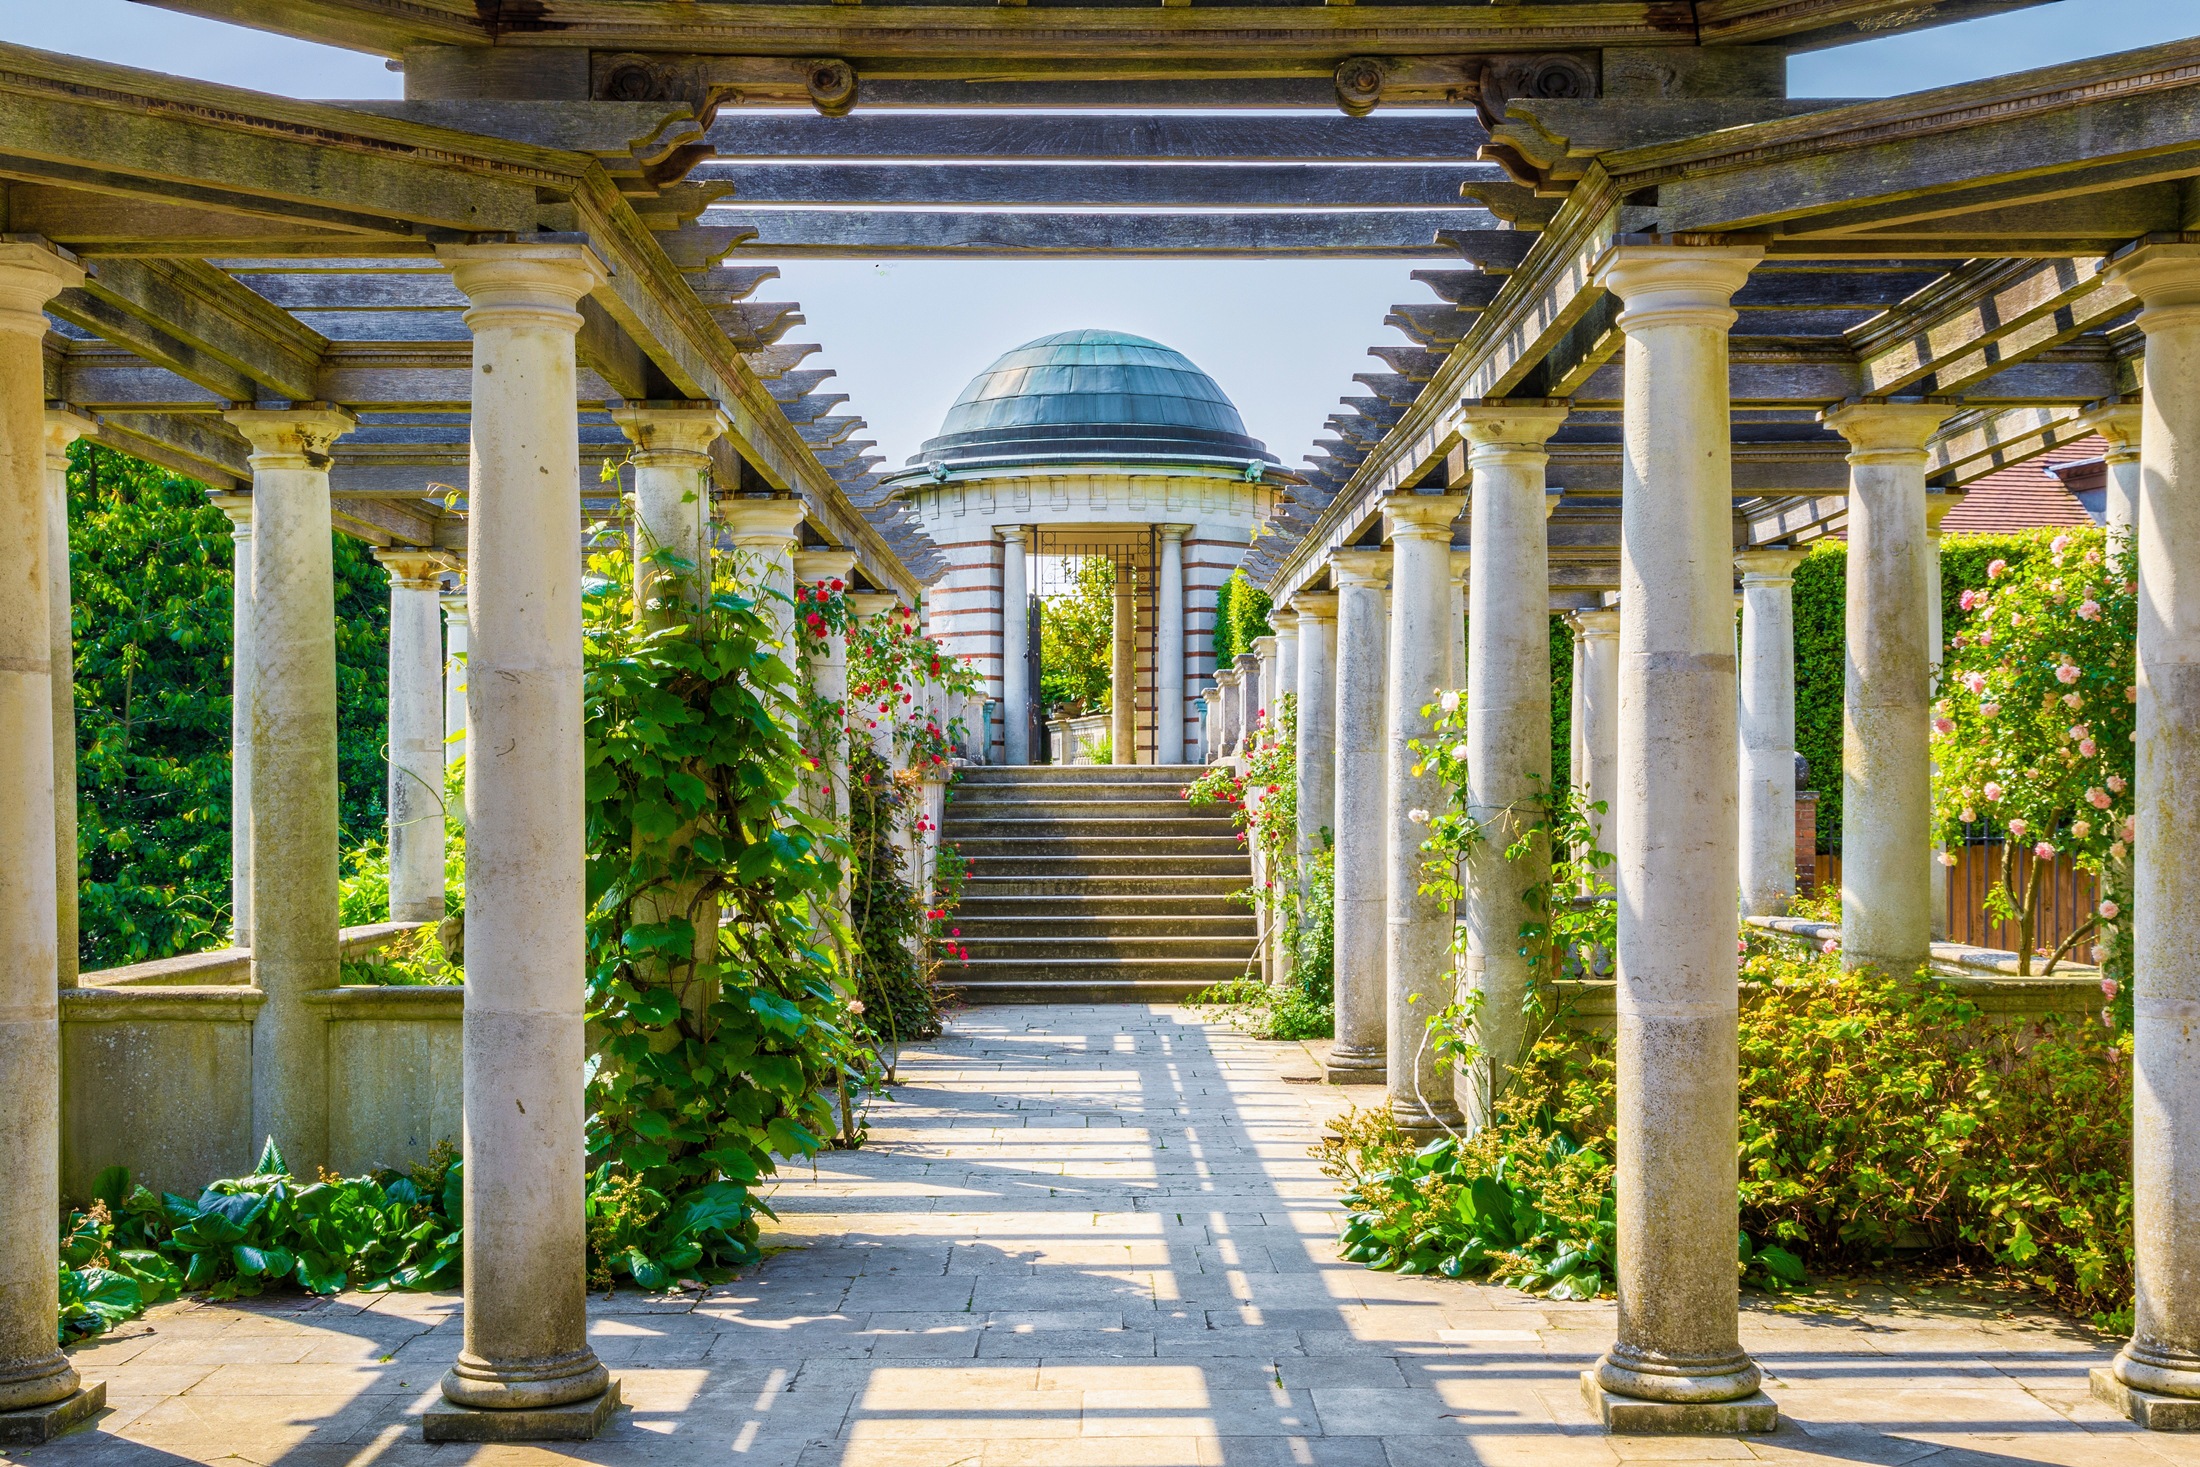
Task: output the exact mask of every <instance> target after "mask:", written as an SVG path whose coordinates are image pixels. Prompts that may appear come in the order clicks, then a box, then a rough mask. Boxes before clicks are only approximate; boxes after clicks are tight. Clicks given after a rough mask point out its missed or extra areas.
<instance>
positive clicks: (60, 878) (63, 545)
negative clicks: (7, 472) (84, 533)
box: [46, 408, 99, 988]
mask: <svg viewBox="0 0 2200 1467" xmlns="http://www.w3.org/2000/svg"><path fill="white" fill-rule="evenodd" d="M98 426H99V425H98V424H96V423H94V422H93V421H92V420H91V419H90V418H87V417H84V416H82V415H81V414H78V413H72V412H64V411H62V410H60V409H57V408H48V409H47V410H46V585H47V588H48V592H49V597H48V606H47V611H46V617H47V621H46V627H47V635H48V636H49V637H50V638H51V640H52V647H53V651H52V655H51V659H50V661H51V663H52V667H53V879H54V970H55V976H56V977H57V978H58V979H59V980H60V986H61V987H63V988H74V987H76V955H77V921H76V899H77V849H76V628H75V616H74V613H75V605H74V602H73V600H72V598H71V595H70V591H69V445H70V444H72V443H74V442H76V440H77V439H79V438H82V437H83V436H85V435H86V434H88V433H90V432H91V431H92V430H93V429H94V428H96V427H98Z"/></svg>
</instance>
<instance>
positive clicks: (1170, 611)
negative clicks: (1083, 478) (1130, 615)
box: [1153, 525, 1192, 764]
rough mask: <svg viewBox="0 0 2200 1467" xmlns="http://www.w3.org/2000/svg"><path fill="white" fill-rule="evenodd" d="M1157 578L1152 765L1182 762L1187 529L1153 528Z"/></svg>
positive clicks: (1183, 742)
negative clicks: (1157, 552) (1157, 550)
mask: <svg viewBox="0 0 2200 1467" xmlns="http://www.w3.org/2000/svg"><path fill="white" fill-rule="evenodd" d="M1154 529H1155V530H1157V531H1159V532H1160V536H1161V574H1160V580H1159V581H1158V583H1157V584H1156V587H1155V589H1156V591H1157V593H1158V594H1157V596H1156V598H1155V601H1156V606H1157V608H1158V609H1157V610H1156V612H1155V615H1154V648H1155V655H1154V694H1153V706H1154V715H1153V746H1154V762H1155V763H1156V764H1182V763H1183V762H1184V744H1185V739H1184V715H1185V703H1184V537H1185V536H1186V535H1188V534H1190V533H1191V530H1192V527H1191V526H1190V525H1155V526H1154Z"/></svg>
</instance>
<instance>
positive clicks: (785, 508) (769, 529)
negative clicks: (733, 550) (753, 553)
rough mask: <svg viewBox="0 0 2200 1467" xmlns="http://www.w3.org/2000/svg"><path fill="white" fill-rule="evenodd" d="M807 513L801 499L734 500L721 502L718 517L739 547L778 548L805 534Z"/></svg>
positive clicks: (722, 500)
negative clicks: (804, 519) (784, 542)
mask: <svg viewBox="0 0 2200 1467" xmlns="http://www.w3.org/2000/svg"><path fill="white" fill-rule="evenodd" d="M806 513H808V511H807V509H806V508H805V507H804V506H803V503H802V501H801V500H799V499H748V498H733V499H721V500H719V501H718V518H719V519H720V520H721V521H722V522H723V523H724V524H725V527H726V531H727V533H728V534H729V535H730V536H731V537H732V539H733V543H734V544H736V545H751V546H755V545H767V546H773V547H775V548H776V547H777V546H778V545H779V544H780V543H781V542H783V541H789V540H792V539H794V538H795V536H797V535H799V534H800V533H801V532H802V517H803V515H805V514H806Z"/></svg>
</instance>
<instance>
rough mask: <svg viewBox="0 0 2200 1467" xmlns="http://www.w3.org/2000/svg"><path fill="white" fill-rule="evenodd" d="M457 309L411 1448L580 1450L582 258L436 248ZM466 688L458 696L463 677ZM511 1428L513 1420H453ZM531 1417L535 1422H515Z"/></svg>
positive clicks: (520, 249) (599, 1380)
mask: <svg viewBox="0 0 2200 1467" xmlns="http://www.w3.org/2000/svg"><path fill="white" fill-rule="evenodd" d="M439 253H440V254H441V255H442V257H443V259H444V260H445V261H446V262H447V263H449V264H450V265H451V266H452V270H451V276H452V283H453V284H455V285H456V286H457V287H458V288H459V289H460V290H461V291H463V292H464V293H465V295H466V297H467V299H468V301H469V302H470V303H471V309H469V310H468V311H467V312H466V318H465V319H466V324H467V326H468V327H469V328H471V330H472V332H473V338H474V350H473V367H474V392H473V460H472V471H473V479H472V496H471V499H470V502H469V505H468V510H469V516H470V519H471V522H472V524H471V533H470V535H469V537H468V540H469V544H468V553H467V573H466V585H467V589H468V592H469V594H470V596H471V598H472V627H471V635H472V645H471V646H470V647H469V649H468V657H469V661H470V669H469V677H468V690H467V704H468V712H469V716H470V719H471V728H470V732H469V738H470V739H471V740H472V744H473V746H474V747H477V748H479V749H480V750H481V755H482V757H481V758H480V759H478V760H474V761H472V762H471V765H470V767H469V768H468V770H467V776H466V1026H465V1131H466V1139H465V1146H466V1204H465V1213H466V1216H465V1227H466V1259H465V1264H466V1336H465V1345H464V1348H463V1349H462V1351H461V1352H460V1354H459V1356H458V1360H457V1362H456V1363H455V1364H454V1365H453V1366H452V1367H451V1370H450V1373H449V1374H447V1375H446V1376H444V1378H443V1396H444V1400H443V1402H441V1403H439V1404H438V1405H436V1406H432V1407H430V1408H429V1414H428V1419H427V1422H426V1429H427V1435H428V1439H429V1440H431V1441H437V1440H490V1439H511V1438H514V1437H522V1438H539V1437H543V1436H548V1435H552V1434H557V1435H561V1436H564V1437H567V1438H571V1437H574V1436H587V1435H592V1434H593V1432H594V1431H595V1430H596V1429H598V1428H600V1426H601V1425H602V1423H603V1421H604V1420H605V1419H607V1418H608V1416H609V1414H610V1411H611V1409H612V1407H613V1406H614V1405H615V1404H616V1403H617V1399H618V1396H617V1386H616V1384H615V1383H614V1382H612V1380H611V1378H610V1375H609V1372H607V1371H606V1370H605V1369H604V1367H603V1364H602V1362H600V1361H599V1360H597V1359H596V1354H595V1351H593V1350H592V1349H590V1348H589V1345H588V1335H587V1324H588V1320H587V1293H586V1279H585V1277H584V1262H585V1259H586V1257H587V1248H588V1240H587V1231H586V1224H585V1220H584V1219H583V1218H582V1216H581V1207H580V1202H581V1197H582V1195H583V1189H584V1187H585V1185H586V1183H585V1181H584V1178H583V1166H584V1162H585V1141H584V1137H583V1125H584V1122H585V1119H586V1112H585V1099H584V1082H583V1065H584V1063H585V1061H586V1058H587V1039H586V1035H585V1033H584V1029H583V1022H582V1001H583V997H584V992H585V981H584V973H585V969H586V954H587V944H586V940H585V933H584V930H583V923H584V919H585V916H586V911H587V893H586V890H585V887H584V883H583V872H582V861H583V844H582V821H583V818H584V816H585V813H586V794H585V782H584V779H583V768H582V755H581V740H582V709H581V565H580V555H579V553H578V552H579V547H580V543H581V514H580V483H579V473H578V467H577V466H578V461H579V415H578V414H577V412H576V411H575V408H574V391H575V366H574V352H573V339H574V334H575V332H577V331H578V330H579V328H580V324H581V316H580V312H579V310H578V309H577V307H578V305H579V302H580V300H581V298H582V297H583V296H585V295H587V294H588V293H589V292H590V291H591V290H594V289H596V288H597V287H599V286H600V285H602V284H603V282H604V279H605V274H606V272H605V270H604V267H603V264H602V262H601V261H599V260H598V259H597V258H596V256H595V254H594V253H593V252H592V251H591V250H590V249H589V248H588V247H587V246H586V245H581V244H537V245H495V244H490V245H464V246H444V247H443V248H442V249H441V250H440V252H439ZM475 674H478V676H477V675H475ZM475 1410H483V1411H486V1412H516V1411H527V1412H529V1413H531V1414H530V1415H528V1416H508V1417H505V1418H503V1419H502V1420H499V1419H497V1418H496V1417H495V1416H489V1417H487V1418H486V1419H484V1418H483V1417H477V1416H474V1415H473V1414H472V1412H473V1411H475ZM535 1412H541V1413H544V1414H542V1415H534V1414H532V1413H535Z"/></svg>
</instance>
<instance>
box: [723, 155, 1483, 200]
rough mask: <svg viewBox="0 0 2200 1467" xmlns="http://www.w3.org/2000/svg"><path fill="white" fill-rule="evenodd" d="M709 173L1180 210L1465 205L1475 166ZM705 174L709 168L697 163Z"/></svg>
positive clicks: (1064, 166) (823, 191)
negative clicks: (1464, 186) (1462, 193)
mask: <svg viewBox="0 0 2200 1467" xmlns="http://www.w3.org/2000/svg"><path fill="white" fill-rule="evenodd" d="M706 167H707V168H708V176H709V177H710V178H711V179H712V180H714V181H717V182H723V183H729V184H731V185H732V187H733V198H732V203H733V206H734V207H736V208H744V209H745V208H749V207H752V206H755V205H760V204H933V205H942V204H1015V205H1025V206H1046V207H1056V208H1077V207H1081V206H1082V207H1090V206H1093V205H1145V206H1149V207H1150V206H1175V207H1179V208H1215V207H1225V206H1227V207H1232V208H1252V209H1302V210H1303V209H1319V208H1341V207H1344V206H1347V205H1352V206H1359V207H1375V208H1392V209H1403V208H1420V209H1457V208H1459V207H1461V204H1462V201H1461V197H1460V193H1459V189H1460V186H1461V185H1462V184H1465V183H1468V182H1470V181H1473V180H1476V179H1479V178H1480V177H1481V176H1482V175H1483V173H1484V171H1485V170H1484V169H1483V168H1482V166H1481V165H1479V164H1475V163H1454V164H1450V165H1445V166H1434V165H1414V164H1400V165H1384V166H1381V167H1373V168H1368V167H1355V166H1353V165H1351V164H1295V163H1283V164H1247V163H1235V164H1218V165H1213V166H1201V165H1198V164H1172V165H1169V166H1166V167H1144V166H1140V165H1139V164H1135V163H1118V164H1100V163H1039V164H1023V163H1014V164H1007V163H987V164H966V163H854V164H840V163H794V164H773V163H732V164H721V165H717V166H709V165H706ZM697 171H698V173H703V172H704V171H705V170H702V169H699V170H697Z"/></svg>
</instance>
